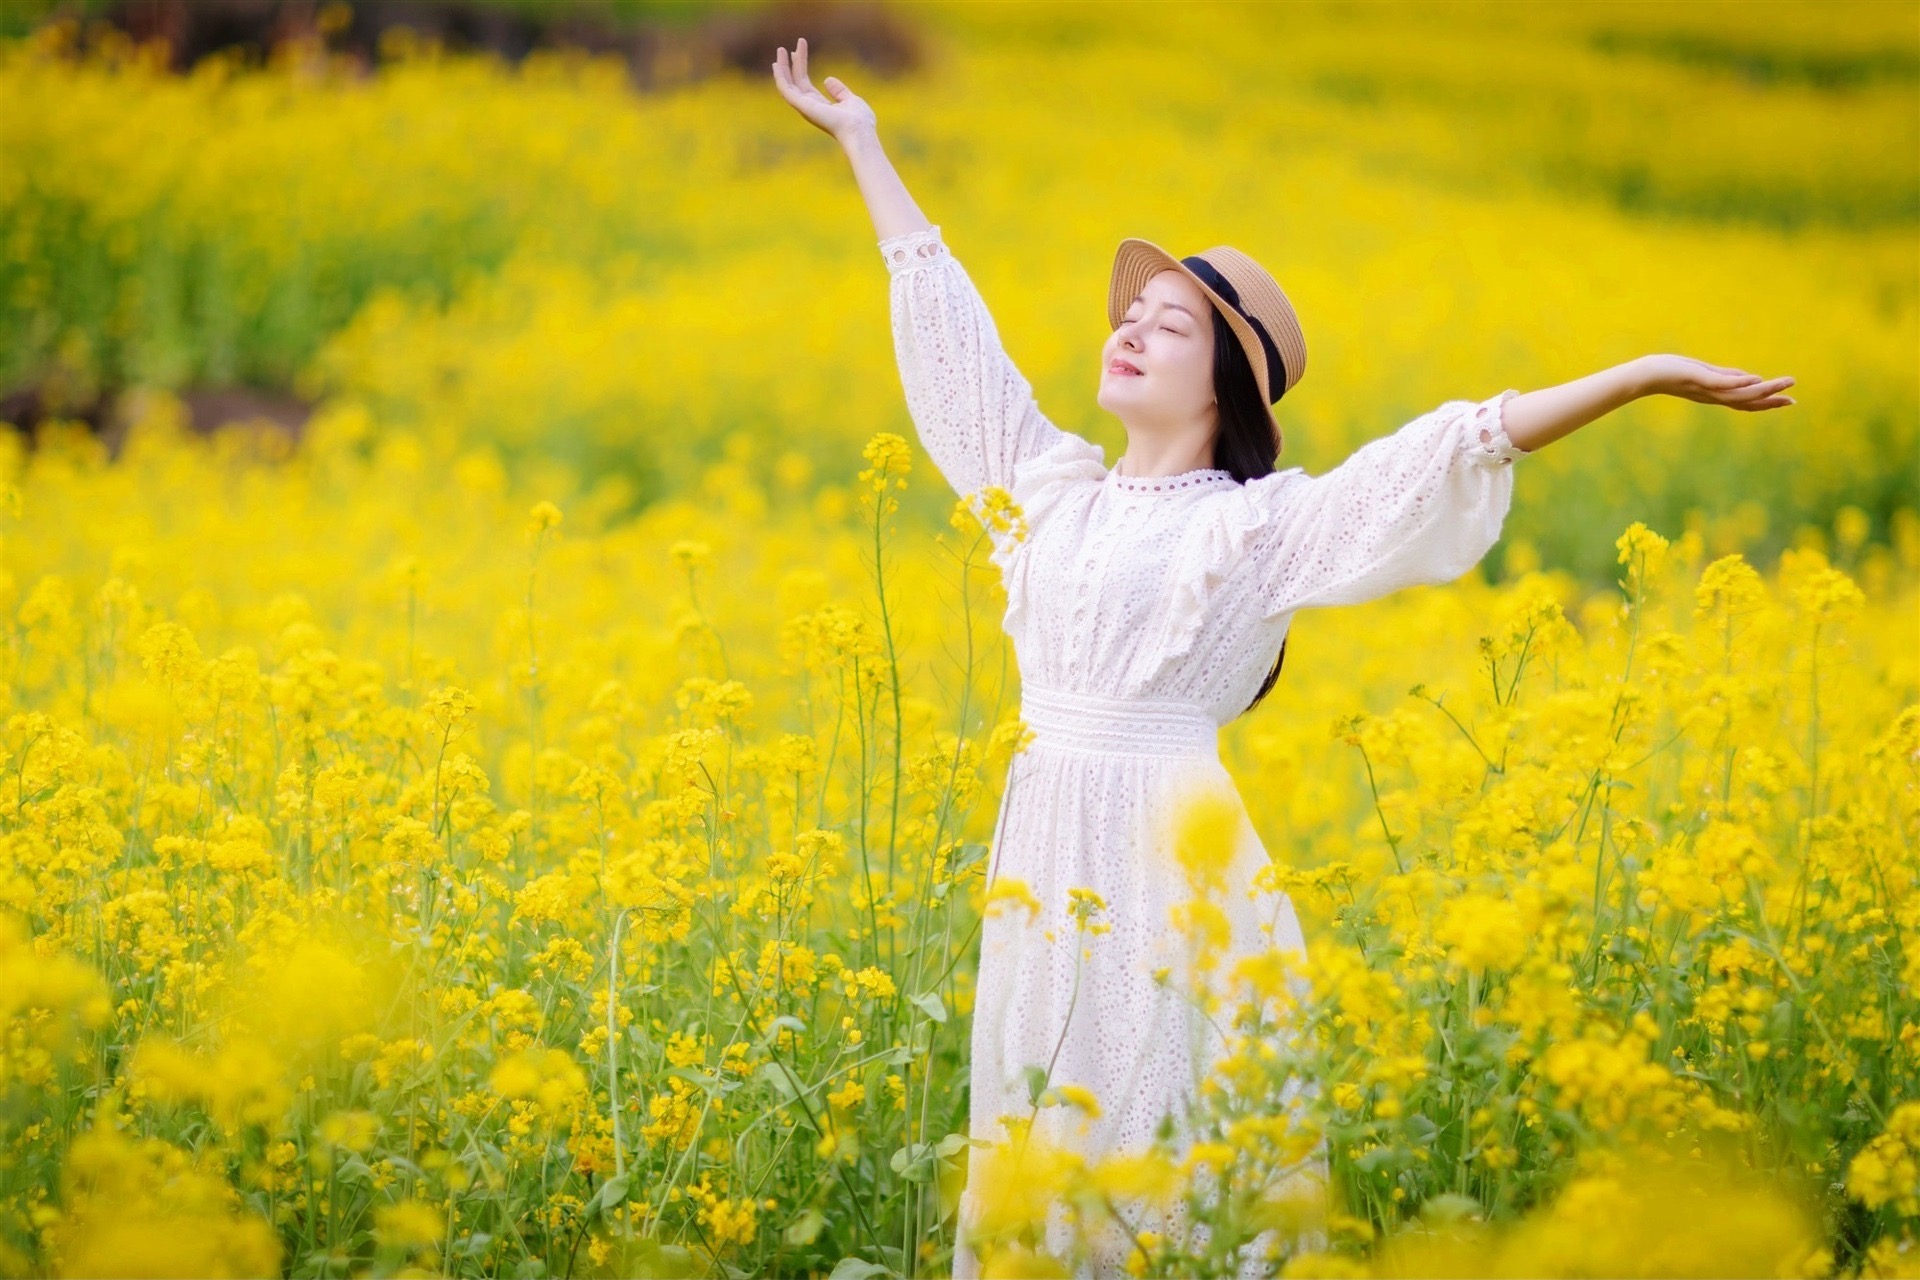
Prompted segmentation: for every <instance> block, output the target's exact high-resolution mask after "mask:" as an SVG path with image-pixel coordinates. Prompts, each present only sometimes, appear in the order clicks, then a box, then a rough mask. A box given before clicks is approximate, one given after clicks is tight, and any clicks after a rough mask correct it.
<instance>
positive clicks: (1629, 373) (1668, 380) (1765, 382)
mask: <svg viewBox="0 0 1920 1280" xmlns="http://www.w3.org/2000/svg"><path fill="white" fill-rule="evenodd" d="M1792 385H1793V379H1792V378H1790V377H1789V378H1762V377H1761V376H1760V375H1759V374H1757V373H1748V372H1746V371H1745V370H1744V369H1733V368H1729V367H1727V366H1726V365H1718V364H1708V363H1707V362H1706V361H1704V360H1695V359H1692V358H1691V357H1688V356H1675V355H1652V356H1641V357H1639V358H1638V359H1636V360H1629V361H1627V362H1626V363H1625V364H1617V365H1614V366H1613V367H1612V368H1611V369H1602V370H1600V372H1598V373H1590V374H1588V375H1587V376H1586V377H1584V378H1575V379H1574V380H1573V381H1572V382H1563V383H1561V384H1559V385H1558V386H1554V387H1542V388H1541V389H1540V390H1538V391H1528V392H1526V393H1524V394H1522V395H1517V396H1514V397H1513V398H1512V399H1510V400H1508V401H1507V403H1506V406H1505V408H1504V410H1503V413H1504V416H1505V419H1506V425H1507V438H1508V439H1509V440H1511V441H1512V442H1513V444H1514V446H1515V447H1517V448H1520V449H1524V450H1526V451H1527V452H1528V453H1532V452H1534V451H1535V450H1537V449H1539V448H1540V446H1542V445H1545V444H1551V443H1553V442H1554V441H1555V440H1558V439H1559V438H1560V437H1562V436H1566V435H1572V434H1573V433H1574V432H1575V431H1578V430H1579V429H1580V428H1581V427H1584V426H1586V425H1587V424H1588V423H1589V422H1592V421H1593V420H1594V419H1596V418H1601V417H1604V416H1606V415H1607V414H1609V413H1612V412H1613V411H1614V410H1615V409H1618V408H1619V407H1620V406H1621V405H1624V404H1628V403H1630V402H1631V401H1634V400H1638V399H1640V398H1641V397H1642V396H1652V395H1669V396H1679V397H1681V398H1682V399H1686V400H1696V401H1699V402H1700V403H1702V404H1720V405H1725V406H1727V407H1728V408H1730V409H1745V410H1749V411H1752V410H1757V409H1777V408H1779V407H1781V406H1782V405H1789V404H1793V403H1794V400H1793V398H1792V397H1791V396H1786V395H1782V394H1780V393H1781V392H1783V391H1785V390H1786V389H1787V388H1788V387H1790V386H1792Z"/></svg>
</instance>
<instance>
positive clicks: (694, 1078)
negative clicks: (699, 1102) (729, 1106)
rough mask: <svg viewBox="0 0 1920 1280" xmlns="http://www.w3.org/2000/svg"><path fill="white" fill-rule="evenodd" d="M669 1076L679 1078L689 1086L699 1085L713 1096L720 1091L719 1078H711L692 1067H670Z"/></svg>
mask: <svg viewBox="0 0 1920 1280" xmlns="http://www.w3.org/2000/svg"><path fill="white" fill-rule="evenodd" d="M667 1074H668V1075H670V1076H678V1077H680V1078H681V1079H682V1080H685V1081H686V1082H687V1083H688V1084H697V1085H699V1086H700V1088H701V1091H702V1092H704V1093H708V1094H713V1093H717V1092H719V1090H720V1081H719V1079H718V1078H717V1077H714V1076H710V1075H708V1074H707V1073H706V1072H704V1071H695V1070H694V1069H693V1068H692V1067H668V1068H667Z"/></svg>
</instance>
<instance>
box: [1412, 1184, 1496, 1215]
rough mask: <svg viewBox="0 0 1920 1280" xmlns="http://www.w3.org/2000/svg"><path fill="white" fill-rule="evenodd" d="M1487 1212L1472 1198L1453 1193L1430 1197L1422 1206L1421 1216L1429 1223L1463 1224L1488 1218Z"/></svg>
mask: <svg viewBox="0 0 1920 1280" xmlns="http://www.w3.org/2000/svg"><path fill="white" fill-rule="evenodd" d="M1486 1213H1487V1211H1486V1210H1485V1209H1484V1208H1482V1207H1481V1205H1480V1202H1479V1201H1478V1200H1475V1199H1474V1198H1473V1197H1472V1196H1463V1195H1459V1194H1457V1193H1455V1192H1452V1191H1447V1192H1442V1193H1441V1194H1440V1195H1437V1196H1429V1197H1428V1198H1427V1199H1426V1201H1425V1203H1423V1204H1422V1205H1421V1206H1420V1216H1421V1217H1422V1218H1425V1219H1426V1220H1427V1221H1429V1222H1434V1223H1446V1222H1461V1221H1467V1220H1472V1219H1478V1218H1484V1217H1486Z"/></svg>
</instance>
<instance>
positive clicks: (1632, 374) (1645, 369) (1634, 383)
mask: <svg viewBox="0 0 1920 1280" xmlns="http://www.w3.org/2000/svg"><path fill="white" fill-rule="evenodd" d="M1620 368H1621V371H1622V375H1623V377H1624V379H1625V381H1626V385H1627V389H1628V390H1629V391H1631V392H1632V393H1633V394H1632V397H1631V398H1632V399H1635V400H1642V399H1645V398H1646V397H1647V396H1651V395H1658V394H1659V391H1660V357H1659V356H1636V357H1635V358H1634V359H1632V360H1629V361H1627V362H1626V363H1625V364H1623V365H1621V366H1620Z"/></svg>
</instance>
